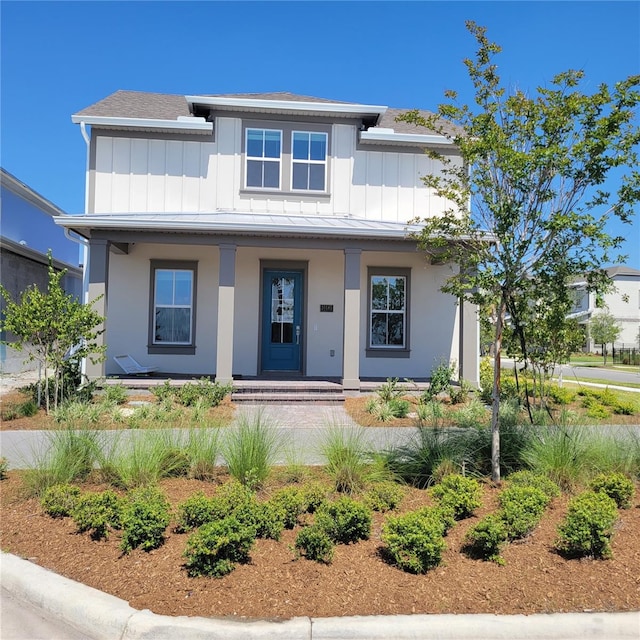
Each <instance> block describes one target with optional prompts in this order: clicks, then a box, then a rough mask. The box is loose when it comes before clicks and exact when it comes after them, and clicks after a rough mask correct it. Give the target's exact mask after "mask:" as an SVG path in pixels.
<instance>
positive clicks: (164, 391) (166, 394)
mask: <svg viewBox="0 0 640 640" xmlns="http://www.w3.org/2000/svg"><path fill="white" fill-rule="evenodd" d="M151 393H152V394H153V396H154V398H155V399H156V400H157V401H158V402H162V403H164V402H167V401H169V400H173V398H175V397H176V390H175V388H174V387H173V386H171V380H165V381H164V382H163V383H162V384H161V385H158V386H155V387H152V388H151Z"/></svg>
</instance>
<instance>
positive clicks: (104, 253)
mask: <svg viewBox="0 0 640 640" xmlns="http://www.w3.org/2000/svg"><path fill="white" fill-rule="evenodd" d="M88 269H89V287H88V295H89V300H88V302H91V301H92V300H95V299H96V298H98V297H99V296H102V297H101V298H100V299H99V300H96V301H95V302H94V303H93V308H94V309H95V310H96V312H97V313H99V314H100V315H101V316H102V317H103V318H104V319H105V321H104V322H103V323H102V325H100V326H99V327H98V330H103V331H102V333H101V334H100V335H98V336H97V338H96V340H95V342H96V344H97V345H98V346H104V344H105V343H106V329H107V291H108V289H109V241H108V240H102V239H95V240H90V241H89V264H88ZM84 373H85V375H86V376H87V377H88V378H89V380H95V379H97V378H104V376H105V361H102V362H96V363H95V364H94V363H93V362H91V360H90V358H86V359H85V362H84Z"/></svg>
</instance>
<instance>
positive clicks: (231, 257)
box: [216, 244, 237, 384]
mask: <svg viewBox="0 0 640 640" xmlns="http://www.w3.org/2000/svg"><path fill="white" fill-rule="evenodd" d="M236 248H237V247H236V245H235V244H221V245H220V246H219V247H218V249H219V251H220V265H219V267H220V268H219V280H218V341H217V347H216V381H219V382H222V383H223V384H226V383H228V382H231V381H232V380H233V373H232V370H233V322H234V298H235V285H236Z"/></svg>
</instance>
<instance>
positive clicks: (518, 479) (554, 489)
mask: <svg viewBox="0 0 640 640" xmlns="http://www.w3.org/2000/svg"><path fill="white" fill-rule="evenodd" d="M507 481H508V482H509V486H510V487H535V488H536V489H540V491H542V492H543V493H544V494H545V495H546V496H547V497H549V498H556V497H557V496H559V495H560V487H559V486H558V485H557V484H556V483H555V482H554V481H553V480H551V478H549V477H547V476H545V475H542V474H539V473H535V472H533V471H526V470H525V471H516V472H515V473H512V474H511V475H509V476H507Z"/></svg>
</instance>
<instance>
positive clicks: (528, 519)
mask: <svg viewBox="0 0 640 640" xmlns="http://www.w3.org/2000/svg"><path fill="white" fill-rule="evenodd" d="M498 500H499V502H500V506H501V507H502V513H501V517H502V520H503V521H504V523H505V525H506V528H507V535H508V536H509V538H510V539H511V540H517V539H520V538H524V537H525V536H527V535H529V533H531V531H533V529H534V528H535V527H536V526H537V524H538V522H540V518H541V517H542V514H543V512H544V510H545V508H546V506H547V505H548V504H549V497H548V496H547V495H546V494H545V493H543V492H542V491H541V490H540V489H536V488H535V487H518V486H514V487H509V488H507V489H505V490H504V491H502V492H501V493H500V496H499V498H498Z"/></svg>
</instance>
